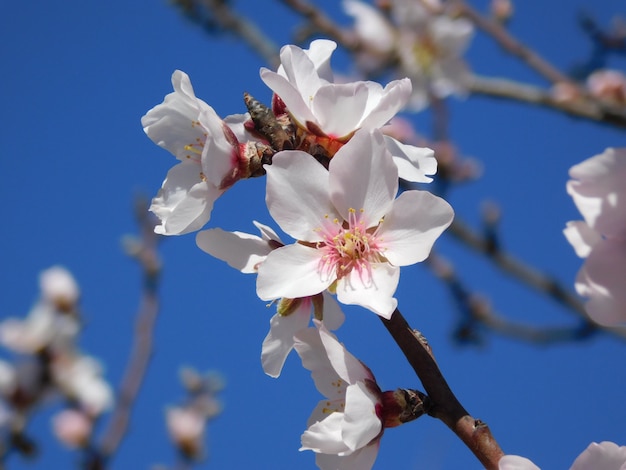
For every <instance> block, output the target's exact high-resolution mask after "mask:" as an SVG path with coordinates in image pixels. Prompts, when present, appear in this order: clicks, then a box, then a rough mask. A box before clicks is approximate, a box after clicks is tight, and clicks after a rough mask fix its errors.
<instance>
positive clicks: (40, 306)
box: [0, 300, 79, 354]
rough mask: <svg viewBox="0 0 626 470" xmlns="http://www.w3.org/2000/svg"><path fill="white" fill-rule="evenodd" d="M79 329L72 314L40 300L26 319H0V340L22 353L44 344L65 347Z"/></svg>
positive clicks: (37, 349) (66, 347) (59, 347)
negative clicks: (64, 312)
mask: <svg viewBox="0 0 626 470" xmlns="http://www.w3.org/2000/svg"><path fill="white" fill-rule="evenodd" d="M78 331H79V326H78V323H77V322H76V320H75V319H74V318H73V317H71V316H69V315H65V314H60V313H59V312H58V311H57V309H56V306H55V305H53V304H51V303H49V302H46V301H43V300H41V301H39V302H38V303H37V304H35V306H34V307H33V308H32V309H31V311H30V313H29V314H28V317H26V318H25V319H23V320H22V319H18V318H7V319H6V320H4V321H3V322H2V323H0V343H2V344H3V345H4V346H6V347H7V348H9V349H10V350H12V351H15V352H18V353H22V354H33V353H36V352H39V351H41V350H43V349H44V348H46V347H54V348H55V349H58V350H66V349H70V348H71V347H72V346H73V344H74V339H75V338H76V335H77V334H78Z"/></svg>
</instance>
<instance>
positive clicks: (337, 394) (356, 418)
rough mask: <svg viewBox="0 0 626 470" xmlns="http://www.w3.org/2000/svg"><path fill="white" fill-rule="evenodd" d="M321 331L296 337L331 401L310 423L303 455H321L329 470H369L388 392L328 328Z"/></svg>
mask: <svg viewBox="0 0 626 470" xmlns="http://www.w3.org/2000/svg"><path fill="white" fill-rule="evenodd" d="M316 326H317V328H308V329H306V330H302V331H300V332H299V333H298V334H297V335H296V337H295V340H296V344H295V348H296V351H297V352H298V354H299V355H300V358H301V359H302V365H303V366H304V367H305V368H306V369H308V370H310V371H311V376H312V377H313V380H314V381H315V386H316V387H317V389H318V390H319V391H320V393H322V395H324V396H325V397H326V398H325V399H323V400H321V401H320V402H319V403H318V405H317V407H316V408H315V410H314V411H313V413H312V414H311V417H310V418H309V426H308V429H307V430H306V431H305V432H304V434H302V447H301V448H300V450H312V451H313V452H316V453H317V454H318V455H317V457H316V462H317V465H318V467H319V468H321V469H323V470H340V469H341V470H347V469H355V470H356V469H359V470H368V469H370V468H371V467H372V466H373V465H374V461H375V460H376V455H377V454H378V447H379V441H380V437H381V436H382V432H383V422H382V419H381V417H380V416H379V414H378V413H379V411H380V409H381V407H382V393H381V391H380V388H379V387H378V385H377V384H376V379H375V378H374V376H373V375H372V372H371V371H370V370H369V369H368V368H367V367H366V366H365V365H363V364H362V363H361V362H360V361H359V360H358V359H356V358H355V357H354V356H353V355H352V354H350V353H349V352H348V351H347V350H346V349H345V347H343V345H341V344H340V343H339V342H338V341H337V339H336V338H335V336H334V335H333V334H331V333H330V332H328V330H326V329H325V328H324V326H323V325H322V324H320V323H319V322H317V321H316Z"/></svg>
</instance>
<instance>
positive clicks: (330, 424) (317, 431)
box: [300, 413, 350, 454]
mask: <svg viewBox="0 0 626 470" xmlns="http://www.w3.org/2000/svg"><path fill="white" fill-rule="evenodd" d="M342 424H343V413H332V414H330V415H328V416H327V417H326V418H325V419H324V420H322V421H318V422H317V423H315V424H313V425H311V426H310V427H309V429H307V430H306V431H304V434H302V438H301V442H302V447H300V450H312V451H314V452H321V453H324V454H337V453H340V452H346V451H349V450H350V449H349V448H348V446H347V445H346V444H345V443H344V442H343V440H342V439H341V425H342Z"/></svg>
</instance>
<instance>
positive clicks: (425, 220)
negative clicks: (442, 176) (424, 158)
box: [378, 190, 454, 266]
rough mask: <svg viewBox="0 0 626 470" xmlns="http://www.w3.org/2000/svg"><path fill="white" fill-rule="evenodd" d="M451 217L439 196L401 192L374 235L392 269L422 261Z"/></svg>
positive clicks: (447, 207) (451, 211)
mask: <svg viewBox="0 0 626 470" xmlns="http://www.w3.org/2000/svg"><path fill="white" fill-rule="evenodd" d="M453 218H454V211H453V210H452V207H450V204H448V203H447V202H446V201H444V200H443V199H441V198H440V197H437V196H434V195H432V194H431V193H429V192H428V191H417V190H414V191H405V192H404V193H402V194H401V195H400V197H398V199H396V200H395V201H394V203H393V207H392V208H391V211H390V212H389V213H388V214H387V215H386V216H385V220H384V221H383V222H382V225H381V228H380V229H379V232H378V234H379V237H380V239H381V240H382V242H381V243H383V244H384V246H385V250H386V251H385V252H384V255H385V257H386V258H387V259H388V260H389V262H390V263H391V264H394V265H396V266H408V265H410V264H414V263H418V262H420V261H424V260H425V259H426V258H427V257H428V255H429V254H430V250H431V248H432V247H433V244H434V243H435V240H437V238H439V235H441V234H442V233H443V231H444V230H445V229H446V228H448V226H449V225H450V223H452V219H453Z"/></svg>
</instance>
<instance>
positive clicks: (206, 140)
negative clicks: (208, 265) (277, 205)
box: [141, 70, 247, 235]
mask: <svg viewBox="0 0 626 470" xmlns="http://www.w3.org/2000/svg"><path fill="white" fill-rule="evenodd" d="M172 85H173V87H174V92H173V93H170V94H169V95H167V96H166V97H165V100H164V101H163V103H161V104H159V105H157V106H155V107H154V108H152V109H151V110H150V111H148V113H147V114H146V115H145V116H143V117H142V119H141V123H142V125H143V127H144V131H145V132H146V134H147V135H148V137H150V139H152V140H153V141H154V142H155V143H156V144H157V145H159V146H161V147H163V148H166V149H167V150H169V151H170V152H171V153H172V154H174V156H176V158H177V159H178V160H180V163H178V164H177V165H175V166H174V167H173V168H172V169H171V170H170V171H169V172H168V174H167V178H166V179H165V181H164V182H163V186H162V188H161V190H160V191H159V193H158V194H157V196H156V197H155V198H154V199H153V200H152V205H151V207H150V210H151V211H152V212H154V213H155V214H156V215H157V216H158V217H159V219H160V220H161V225H159V226H157V227H156V228H155V232H157V233H160V234H163V235H179V234H183V233H189V232H192V231H195V230H198V229H199V228H201V227H202V226H203V225H204V224H205V223H207V222H208V221H209V219H210V217H211V210H212V209H213V203H214V202H215V200H216V199H217V198H218V197H219V196H221V195H222V193H223V192H224V191H225V190H226V189H228V188H229V187H230V186H232V184H233V183H234V182H235V181H237V179H239V178H240V177H241V173H242V171H243V172H245V169H244V168H242V165H243V166H245V165H246V164H247V162H245V163H244V162H243V161H242V159H241V149H240V146H239V138H241V137H242V136H241V135H239V136H237V134H236V133H235V132H234V131H233V129H232V128H231V127H229V125H227V124H226V123H225V121H222V119H220V118H219V116H218V115H217V114H216V112H215V111H214V110H213V108H212V107H211V106H209V105H208V104H206V103H205V102H204V101H202V100H201V99H199V98H196V96H195V94H194V92H193V88H192V86H191V82H190V80H189V77H188V76H187V75H186V74H185V73H183V72H181V71H180V70H177V71H175V72H174V74H173V75H172ZM236 118H237V119H234V117H231V118H230V119H229V118H227V119H226V120H228V121H229V122H232V125H233V127H237V126H236V125H237V123H238V122H239V121H241V122H243V120H244V119H246V116H245V115H239V116H237V117H236ZM233 119H234V122H233ZM241 130H242V131H243V127H241Z"/></svg>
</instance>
